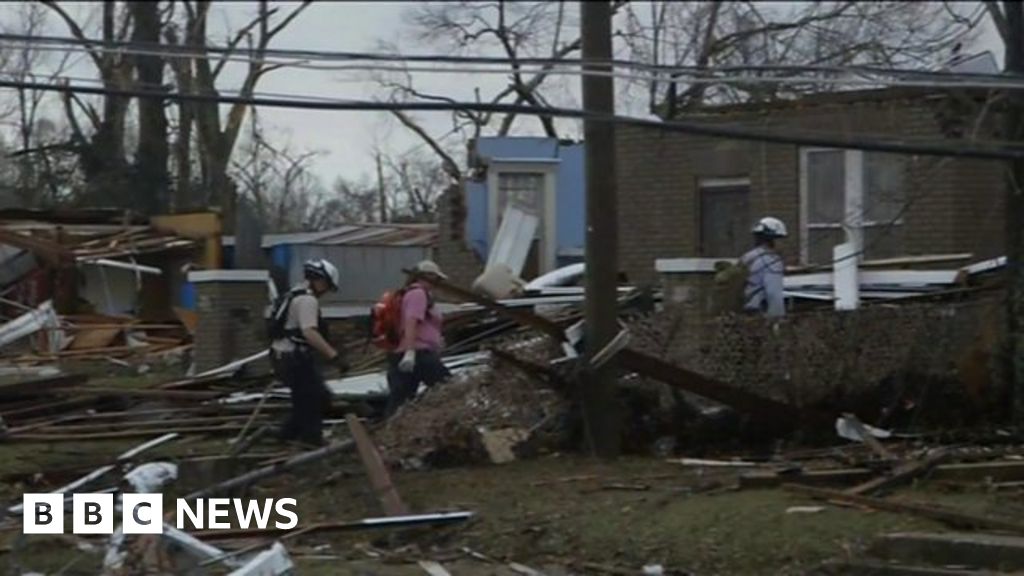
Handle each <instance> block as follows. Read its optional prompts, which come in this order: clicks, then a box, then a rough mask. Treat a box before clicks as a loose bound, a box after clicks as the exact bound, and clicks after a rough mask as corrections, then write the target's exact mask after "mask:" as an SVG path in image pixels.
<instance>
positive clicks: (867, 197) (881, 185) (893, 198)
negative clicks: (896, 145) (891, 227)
mask: <svg viewBox="0 0 1024 576" xmlns="http://www.w3.org/2000/svg"><path fill="white" fill-rule="evenodd" d="M905 175H906V157H905V156H902V155H900V154H881V153H873V152H868V153H865V154H864V205H865V206H864V219H865V220H866V221H868V222H877V223H888V222H892V221H894V220H895V219H896V218H898V217H899V216H900V210H902V209H903V205H904V203H905V202H906V190H905V186H904V176H905Z"/></svg>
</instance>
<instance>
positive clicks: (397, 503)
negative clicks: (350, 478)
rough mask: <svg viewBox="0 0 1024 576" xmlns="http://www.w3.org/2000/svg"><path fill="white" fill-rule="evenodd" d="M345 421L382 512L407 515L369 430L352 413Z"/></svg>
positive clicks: (407, 510)
mask: <svg viewBox="0 0 1024 576" xmlns="http://www.w3.org/2000/svg"><path fill="white" fill-rule="evenodd" d="M345 421H346V422H347V423H348V428H349V430H350V431H351V432H352V440H353V441H355V443H356V449H357V450H358V451H359V458H360V459H361V460H362V461H363V467H364V468H366V475H367V476H368V477H369V479H370V485H371V486H372V487H373V491H374V493H376V495H377V499H378V500H380V504H381V507H382V508H383V509H384V513H385V514H387V515H388V516H407V515H408V514H409V508H408V507H407V506H406V505H405V503H404V502H402V498H401V496H399V495H398V490H397V489H396V488H395V485H394V483H393V482H392V481H391V475H390V474H388V469H387V466H385V465H384V459H383V458H381V456H380V452H379V451H377V447H376V446H374V444H373V440H372V439H371V438H370V434H369V432H367V431H366V428H365V427H364V426H363V423H362V422H360V421H359V418H357V417H356V416H355V415H354V414H348V415H346V416H345Z"/></svg>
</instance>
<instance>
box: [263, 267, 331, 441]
mask: <svg viewBox="0 0 1024 576" xmlns="http://www.w3.org/2000/svg"><path fill="white" fill-rule="evenodd" d="M303 274H304V276H305V282H303V283H302V284H300V285H299V286H296V287H295V288H293V289H292V290H290V291H288V293H287V294H285V295H283V297H282V298H281V299H280V300H279V301H278V302H277V303H276V306H275V309H274V310H273V312H272V315H271V316H272V317H271V330H270V331H271V334H270V336H271V346H270V351H271V360H272V362H273V364H274V367H275V371H276V372H277V373H278V376H279V377H280V378H281V379H282V380H283V381H284V383H285V385H287V386H288V390H289V392H290V395H291V403H292V409H291V412H290V413H289V414H288V418H287V420H285V422H284V423H283V424H282V426H281V429H280V431H279V434H278V437H279V439H280V440H282V441H286V442H288V441H296V440H297V441H299V442H301V443H304V444H309V445H313V446H322V445H323V444H324V438H323V417H324V411H325V410H326V408H327V407H328V405H329V404H330V392H329V391H328V390H327V388H326V386H325V384H324V375H323V370H322V366H321V364H322V363H324V362H326V363H330V364H333V365H334V366H336V367H337V368H338V370H339V371H340V372H343V373H344V372H346V371H347V370H348V365H347V364H346V362H345V359H344V357H343V356H342V355H341V354H340V353H339V351H338V350H336V349H335V348H334V347H333V346H331V344H330V343H329V342H328V341H327V327H326V324H325V323H324V320H323V317H322V315H321V313H320V302H319V300H320V298H322V297H323V296H324V295H326V294H327V293H328V292H333V291H335V290H337V289H338V285H339V283H340V274H339V272H338V269H337V268H336V267H335V266H334V265H333V264H331V263H330V262H328V261H327V260H318V259H315V260H310V261H308V262H306V263H305V264H304V265H303Z"/></svg>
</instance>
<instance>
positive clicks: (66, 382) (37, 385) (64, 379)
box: [0, 374, 89, 398]
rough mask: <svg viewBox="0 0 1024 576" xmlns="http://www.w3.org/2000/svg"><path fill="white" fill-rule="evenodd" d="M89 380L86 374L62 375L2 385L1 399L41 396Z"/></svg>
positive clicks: (0, 388) (0, 390)
mask: <svg viewBox="0 0 1024 576" xmlns="http://www.w3.org/2000/svg"><path fill="white" fill-rule="evenodd" d="M88 379H89V377H88V376H87V375H85V374H61V375H59V376H51V377H43V378H32V379H28V380H22V381H20V382H15V383H14V384H2V385H0V398H9V397H18V396H41V395H43V394H44V393H45V392H46V391H49V390H52V389H54V388H63V387H67V386H76V385H78V384H82V383H84V382H86V381H87V380H88Z"/></svg>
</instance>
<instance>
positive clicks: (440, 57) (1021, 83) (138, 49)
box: [0, 33, 1024, 88]
mask: <svg viewBox="0 0 1024 576" xmlns="http://www.w3.org/2000/svg"><path fill="white" fill-rule="evenodd" d="M0 41H18V42H22V43H24V44H27V45H31V46H32V47H35V48H37V49H38V48H39V47H40V46H41V45H58V46H77V47H80V48H82V49H83V50H87V51H94V52H102V53H111V52H115V53H125V54H138V55H153V56H162V57H189V58H211V59H212V55H214V54H219V55H222V56H227V57H228V58H229V59H230V58H232V57H237V56H236V55H239V54H245V51H244V50H239V49H236V48H229V47H226V46H216V45H213V46H210V45H207V46H204V47H203V48H202V49H201V50H199V51H197V50H196V48H195V47H190V46H179V45H170V44H154V43H147V42H134V41H124V40H121V41H106V40H97V39H88V38H86V39H79V38H71V37H62V36H32V35H24V34H8V33H0ZM24 44H23V45H24ZM272 58H290V59H292V60H293V64H295V65H303V66H312V65H310V64H308V62H309V61H372V62H424V63H432V64H438V63H453V64H493V65H505V66H511V65H512V64H517V65H519V66H521V67H522V66H542V67H582V66H583V65H584V61H583V60H580V59H568V58H536V57H521V58H516V59H515V60H512V59H509V58H507V57H493V56H453V55H445V54H415V55H409V54H405V55H403V54H386V53H374V52H347V51H316V50H295V49H281V48H267V49H266V50H265V51H264V52H263V58H262V59H261V60H262V61H264V62H266V63H267V64H273V63H275V62H274V61H272V60H271V59H272ZM243 61H260V60H256V59H251V58H250V59H248V60H243ZM277 63H282V64H286V65H287V64H288V63H287V62H277ZM595 64H611V65H612V66H614V67H617V68H628V69H635V70H644V71H648V72H652V73H659V74H667V75H673V76H682V75H692V76H693V77H695V78H697V79H700V80H707V79H708V78H713V76H710V77H709V75H713V74H716V73H717V74H735V73H739V72H749V73H755V74H767V73H784V72H788V73H794V72H815V73H823V74H844V75H850V74H862V75H863V74H866V75H880V76H897V77H905V78H920V79H929V78H934V79H940V80H943V81H953V80H954V79H959V80H963V81H964V83H963V84H960V86H961V87H974V86H972V85H968V84H966V83H967V82H975V83H978V86H977V87H992V86H1000V87H1002V86H1011V85H1012V87H1014V88H1024V79H1021V78H1020V77H1019V76H1007V75H1002V74H974V73H970V74H968V73H953V72H942V71H933V70H911V69H896V68H885V67H878V66H867V65H852V66H817V65H741V66H723V67H716V68H712V69H709V68H702V67H699V66H681V65H669V64H651V63H646V62H636V61H632V60H623V59H611V60H608V61H602V62H595ZM524 71H525V70H524ZM1014 79H1016V81H1015V82H1014ZM982 83H984V85H982Z"/></svg>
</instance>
